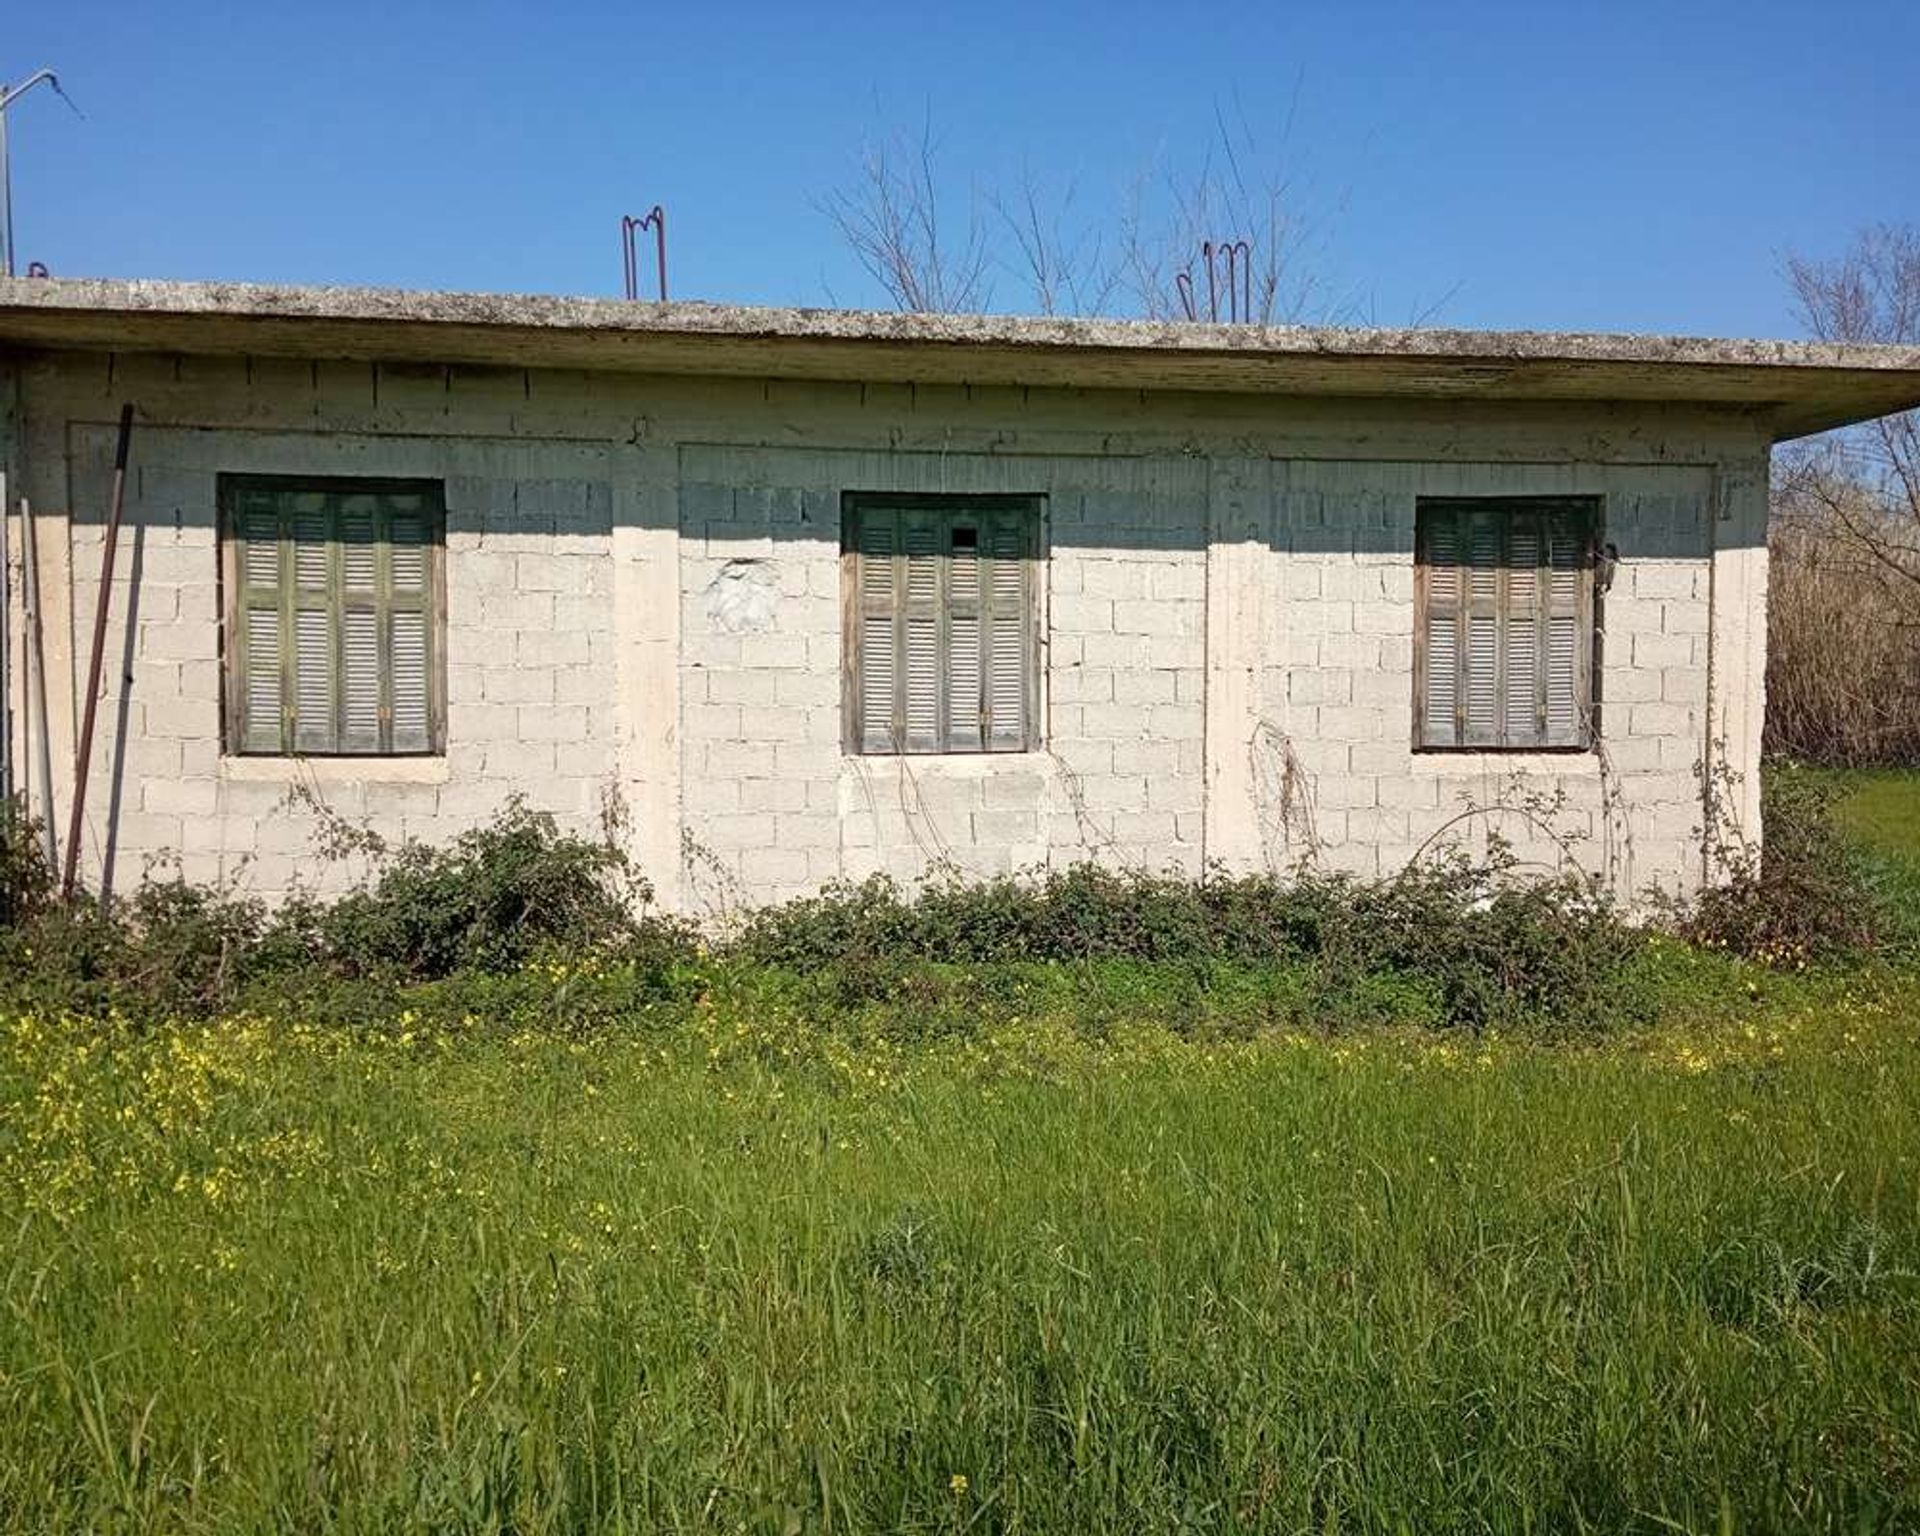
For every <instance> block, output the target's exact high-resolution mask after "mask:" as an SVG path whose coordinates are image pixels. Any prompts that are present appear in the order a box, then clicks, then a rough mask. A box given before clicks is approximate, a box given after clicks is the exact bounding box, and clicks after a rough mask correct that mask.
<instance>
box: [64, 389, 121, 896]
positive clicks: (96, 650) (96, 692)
mask: <svg viewBox="0 0 1920 1536" xmlns="http://www.w3.org/2000/svg"><path fill="white" fill-rule="evenodd" d="M132 439H133V402H132V401H131V400H129V401H128V402H127V403H126V404H125V405H123V406H121V407H120V440H119V442H118V443H116V444H115V446H114V450H113V499H112V503H111V504H110V505H109V507H108V508H107V538H106V544H105V547H104V548H103V549H102V550H101V552H100V596H99V599H98V600H97V601H96V602H95V603H94V605H93V654H92V656H91V658H90V659H89V660H88V662H87V696H86V708H85V710H84V711H83V712H82V714H81V716H80V742H79V746H78V747H77V748H76V749H75V752H74V758H73V814H72V816H71V817H70V818H69V819H68V821H67V857H66V864H65V867H64V868H63V870H62V871H61V875H60V899H61V900H62V901H71V900H72V899H73V888H74V881H75V878H76V877H77V875H78V874H79V869H80V826H81V820H82V818H83V817H84V816H85V815H86V811H87V769H88V767H89V766H90V765H91V764H92V761H93V721H94V716H95V715H97V714H98V713H99V709H100V669H101V666H102V665H103V664H104V662H105V660H106V655H107V609H108V607H109V606H110V605H111V604H112V602H113V560H114V552H115V550H116V549H117V548H118V547H119V544H120V511H121V508H122V507H124V506H125V505H126V500H127V448H128V445H129V444H130V443H131V441H132Z"/></svg>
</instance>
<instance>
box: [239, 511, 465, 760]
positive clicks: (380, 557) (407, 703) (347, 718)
mask: <svg viewBox="0 0 1920 1536" xmlns="http://www.w3.org/2000/svg"><path fill="white" fill-rule="evenodd" d="M223 500H224V501H225V503H226V504H227V505H228V506H229V507H230V509H231V510H230V513H229V519H230V520H229V528H230V537H232V538H233V539H234V540H235V542H236V546H237V547H236V551H235V559H234V562H233V566H232V569H233V570H234V572H235V582H236V588H237V591H236V602H235V609H234V612H235V623H234V625H233V633H234V646H233V651H234V656H233V665H232V669H231V671H230V674H229V690H230V697H231V698H233V699H234V701H235V704H234V707H233V708H232V710H231V711H230V713H231V717H232V720H233V724H232V728H231V736H232V740H233V742H234V745H235V749H236V750H239V751H242V752H265V753H286V752H296V753H316V754H318V753H347V754H369V755H371V754H381V753H401V752H429V751H433V750H435V749H436V748H437V746H438V744H439V742H438V737H439V729H438V720H439V708H440V706H439V691H438V677H439V658H438V656H437V654H436V646H437V644H438V636H437V633H436V625H437V615H438V592H437V581H438V574H437V570H438V568H437V562H436V560H435V558H434V549H435V546H436V544H437V543H438V541H439V531H440V527H441V523H442V519H443V513H442V512H441V507H440V498H439V495H438V492H437V489H435V490H433V491H429V490H427V489H425V488H420V489H393V488H388V487H385V486H379V485H374V484H368V485H366V486H365V488H361V487H360V486H357V485H354V484H352V483H338V482H309V483H306V484H300V483H284V482H254V481H236V482H233V483H232V488H231V489H230V488H229V485H228V484H227V483H223Z"/></svg>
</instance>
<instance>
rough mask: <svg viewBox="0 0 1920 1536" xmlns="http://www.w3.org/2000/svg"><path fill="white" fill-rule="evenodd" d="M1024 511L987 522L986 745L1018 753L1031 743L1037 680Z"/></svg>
mask: <svg viewBox="0 0 1920 1536" xmlns="http://www.w3.org/2000/svg"><path fill="white" fill-rule="evenodd" d="M1030 527H1031V519H1030V518H1029V517H1028V516H1026V515H1024V514H1022V513H1019V512H1009V511H1002V512H995V513H994V514H992V516H991V517H990V518H988V519H987V523H986V528H985V531H984V537H983V542H984V544H985V546H986V561H985V568H984V570H983V573H982V574H983V577H984V580H983V582H982V592H983V599H984V603H985V610H986V622H987V634H986V638H985V651H986V673H987V676H986V722H985V723H986V745H988V746H990V747H993V748H994V749H996V750H998V751H1002V752H1018V751H1021V750H1023V749H1025V748H1026V747H1027V746H1028V745H1030V737H1029V732H1028V718H1027V717H1028V712H1029V711H1028V703H1027V701H1028V699H1029V697H1030V696H1031V693H1032V686H1033V681H1034V657H1033V616H1032V615H1033V609H1032V602H1031V599H1030V597H1029V595H1028V594H1029V591H1030V585H1029V580H1030V578H1029V561H1028V549H1029V537H1028V535H1029V529H1030Z"/></svg>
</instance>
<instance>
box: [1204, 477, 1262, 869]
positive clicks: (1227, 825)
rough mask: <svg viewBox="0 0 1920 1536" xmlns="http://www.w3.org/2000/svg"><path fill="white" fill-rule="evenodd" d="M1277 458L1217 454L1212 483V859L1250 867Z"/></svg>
mask: <svg viewBox="0 0 1920 1536" xmlns="http://www.w3.org/2000/svg"><path fill="white" fill-rule="evenodd" d="M1271 489H1272V488H1271V466H1270V464H1269V462H1268V461H1267V460H1265V459H1221V460H1217V461H1215V463H1214V465H1213V472H1212V475H1211V478H1210V482H1209V485H1208V493H1207V582H1206V592H1207V625H1206V632H1207V654H1206V802H1205V808H1204V809H1205V825H1204V832H1203V853H1204V857H1205V859H1206V860H1207V862H1208V863H1219V864H1222V865H1224V866H1225V867H1226V868H1227V869H1229V870H1232V871H1235V872H1241V871H1248V870H1256V869H1258V868H1259V867H1260V863H1261V849H1260V823H1259V813H1258V809H1257V801H1256V796H1255V794H1254V784H1253V739H1254V733H1255V731H1256V730H1257V729H1258V728H1259V723H1260V716H1261V713H1262V710H1263V707H1264V702H1263V700H1262V697H1261V674H1262V670H1263V662H1264V657H1263V655H1262V651H1263V647H1264V645H1265V642H1266V635H1267V604H1268V603H1269V602H1270V601H1272V598H1271V596H1270V594H1269V592H1268V590H1267V588H1268V582H1267V576H1268V574H1269V572H1270V570H1271V568H1272V561H1271V558H1270V552H1269V550H1268V539H1267V534H1268V529H1269V527H1270V525H1271V522H1272V495H1271Z"/></svg>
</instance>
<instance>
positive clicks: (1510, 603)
mask: <svg viewBox="0 0 1920 1536" xmlns="http://www.w3.org/2000/svg"><path fill="white" fill-rule="evenodd" d="M1542 535H1543V530H1542V527H1541V519H1540V518H1539V517H1538V516H1537V515H1536V514H1534V513H1532V512H1514V513H1513V514H1511V516H1510V517H1509V518H1508V520H1507V552H1506V562H1505V567H1506V568H1505V571H1504V573H1503V575H1504V579H1505V582H1506V595H1507V606H1506V612H1505V613H1504V614H1503V615H1502V632H1503V637H1504V641H1505V643H1504V645H1503V646H1502V648H1501V658H1500V659H1501V669H1500V694H1501V701H1502V714H1503V716H1504V719H1503V721H1502V734H1501V745H1503V746H1511V747H1518V746H1531V745H1535V744H1537V743H1538V742H1539V740H1540V731H1541V725H1540V709H1541V692H1540V659H1541V651H1542V650H1543V646H1542V644H1541V634H1540V625H1541V619H1542V617H1543V615H1542V613H1541V603H1540V577H1541V565H1542V561H1543V557H1544V554H1545V551H1544V549H1543V548H1542V545H1543V542H1544V541H1543V537H1542Z"/></svg>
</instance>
